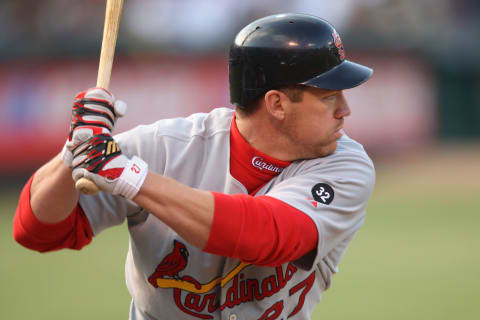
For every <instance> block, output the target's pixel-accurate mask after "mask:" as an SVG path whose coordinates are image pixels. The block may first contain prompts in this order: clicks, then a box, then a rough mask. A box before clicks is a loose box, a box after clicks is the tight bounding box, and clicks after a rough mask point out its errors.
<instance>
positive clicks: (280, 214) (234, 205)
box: [13, 117, 318, 266]
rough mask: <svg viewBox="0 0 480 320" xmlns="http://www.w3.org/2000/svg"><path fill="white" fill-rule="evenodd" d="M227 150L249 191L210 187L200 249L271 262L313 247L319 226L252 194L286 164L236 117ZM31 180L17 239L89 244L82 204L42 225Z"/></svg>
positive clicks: (34, 245) (55, 245)
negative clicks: (248, 136)
mask: <svg viewBox="0 0 480 320" xmlns="http://www.w3.org/2000/svg"><path fill="white" fill-rule="evenodd" d="M230 153H231V154H230V155H231V157H230V173H231V174H232V176H233V177H234V178H236V179H237V180H238V181H240V182H241V183H242V184H243V185H244V186H245V187H246V189H247V190H248V192H249V194H250V195H240V194H239V195H227V194H221V193H216V192H213V195H214V199H215V211H214V220H213V225H212V229H211V232H210V235H209V240H208V243H207V245H206V247H205V249H204V251H206V252H209V253H213V254H217V255H222V256H228V257H234V258H238V259H240V260H242V261H244V262H249V263H253V264H256V265H271V266H275V265H280V264H282V263H284V262H287V261H294V260H297V259H299V258H301V257H302V256H304V255H305V254H307V253H308V252H310V251H312V250H313V249H314V248H316V245H317V240H318V234H317V229H316V226H315V223H314V222H313V221H312V219H310V218H309V217H308V216H307V215H306V214H304V213H303V212H301V211H299V210H297V209H296V208H293V207H291V206H289V205H287V204H286V203H284V202H282V201H280V200H277V199H275V198H272V197H268V196H259V197H253V196H252V195H254V194H255V193H256V192H257V191H258V190H259V189H260V188H261V187H262V186H263V185H264V184H265V183H266V182H268V181H269V180H270V179H271V178H272V177H274V176H276V175H277V174H278V173H279V171H280V170H281V169H282V168H285V167H286V166H288V165H289V163H288V162H285V161H280V160H277V159H274V158H271V157H269V156H267V155H265V154H263V153H261V152H260V151H258V150H255V149H254V148H252V147H251V146H250V145H249V144H248V143H247V142H246V141H245V139H244V138H243V137H242V136H241V134H240V132H239V131H238V129H237V126H236V124H235V117H234V119H233V121H232V126H231V135H230ZM255 160H256V161H255ZM253 164H255V166H254V165H253ZM276 168H279V170H277V169H276ZM32 179H33V177H32V178H31V179H30V180H29V181H28V182H27V184H26V185H25V187H24V189H23V191H22V193H21V195H20V199H19V203H18V207H17V210H16V212H15V218H14V224H13V234H14V238H15V240H16V241H17V242H19V243H20V244H22V245H23V246H25V247H27V248H30V249H33V250H36V251H40V252H47V251H53V250H59V249H63V248H70V249H81V248H82V247H83V246H85V245H87V244H89V243H90V241H91V239H92V237H93V234H92V231H91V226H90V223H89V221H88V219H87V217H86V216H85V214H84V212H83V210H82V208H81V207H80V205H78V204H77V206H76V208H75V209H74V210H73V212H72V213H71V214H70V215H69V216H68V217H67V218H66V219H65V220H63V221H61V222H59V223H55V224H46V223H43V222H41V221H40V220H38V219H37V218H36V217H35V215H34V214H33V212H32V209H31V206H30V185H31V182H32Z"/></svg>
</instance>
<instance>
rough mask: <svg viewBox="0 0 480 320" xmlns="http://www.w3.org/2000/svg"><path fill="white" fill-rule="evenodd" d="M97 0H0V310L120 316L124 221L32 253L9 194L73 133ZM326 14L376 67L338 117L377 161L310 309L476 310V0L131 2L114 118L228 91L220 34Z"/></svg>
mask: <svg viewBox="0 0 480 320" xmlns="http://www.w3.org/2000/svg"><path fill="white" fill-rule="evenodd" d="M104 10H105V1H100V0H83V1H58V0H56V1H54V0H43V1H28V0H2V1H1V2H0V30H1V31H0V150H2V153H1V154H2V156H1V157H0V178H1V179H0V191H1V193H0V318H1V319H32V318H36V319H103V318H105V319H118V318H123V319H126V318H127V317H128V316H127V310H128V305H129V296H128V292H127V290H126V288H125V285H124V279H123V263H124V258H125V253H126V250H127V247H128V235H127V232H126V227H125V225H124V226H122V227H119V228H114V229H111V230H107V231H106V232H104V233H103V234H102V235H100V236H99V237H98V238H97V239H96V241H94V243H93V244H92V245H90V246H88V247H87V248H85V249H84V250H82V251H80V252H72V251H68V252H67V251H65V252H56V253H50V254H38V253H35V252H30V251H27V250H26V249H23V248H22V247H20V246H19V245H18V244H16V243H15V242H14V241H13V239H12V236H11V224H12V217H13V213H14V210H15V206H16V200H17V197H18V194H19V192H20V190H21V188H22V186H23V184H24V183H25V182H26V180H27V178H28V177H29V176H30V175H31V174H32V173H33V172H34V171H35V169H36V168H37V167H38V166H40V165H41V164H42V163H43V162H45V161H46V160H48V159H49V158H51V157H53V156H54V155H55V154H56V153H57V152H58V151H59V150H60V149H61V146H62V144H63V141H64V139H65V137H66V134H67V130H68V124H69V117H70V106H71V102H72V98H73V96H74V94H75V93H77V92H78V91H80V90H83V89H86V88H88V87H91V86H94V84H95V82H96V75H97V63H98V56H99V51H100V43H101V32H102V30H103V17H104ZM282 12H299V13H310V14H315V15H318V16H320V17H323V18H325V19H327V20H329V21H330V22H332V23H333V24H334V25H335V26H336V27H337V29H338V30H339V33H340V34H341V35H342V38H343V41H344V44H345V49H346V52H347V56H348V57H350V58H353V59H356V60H359V61H360V62H361V63H363V64H366V65H369V66H371V67H373V68H374V69H375V73H374V76H373V78H372V79H371V80H370V81H369V82H367V83H366V84H365V85H363V86H361V87H359V88H355V89H352V90H349V91H347V92H346V95H347V98H349V101H350V105H351V107H352V115H351V117H349V119H348V120H347V121H346V131H347V133H349V135H350V136H352V137H354V138H355V139H357V140H358V141H360V142H361V143H363V144H364V146H365V147H366V149H367V151H368V152H369V153H370V155H371V156H372V158H373V159H374V162H375V163H376V167H377V177H378V178H377V185H376V190H375V192H374V194H373V196H372V200H371V202H370V206H369V211H368V218H367V221H366V224H365V226H364V227H363V229H362V230H361V232H360V233H359V234H358V236H357V239H356V240H355V241H354V242H353V244H352V246H351V248H350V250H349V251H348V253H347V255H346V256H345V258H344V260H343V262H342V264H341V265H340V271H341V272H340V273H339V274H338V275H337V276H336V277H335V278H334V281H333V287H332V288H331V289H330V290H329V291H327V292H326V293H325V295H324V300H323V301H322V303H321V304H320V305H319V306H318V307H317V309H316V311H315V313H314V317H313V319H314V320H317V319H331V320H333V319H347V318H349V319H351V318H355V319H479V318H480V312H479V311H478V307H477V305H478V302H477V300H478V299H479V298H480V293H479V288H480V272H479V270H480V255H479V253H478V247H479V245H480V236H479V232H478V230H477V229H478V226H479V225H480V217H479V216H480V197H479V195H480V58H479V57H480V41H479V38H480V2H479V1H475V0H420V1H415V0H403V1H394V0H339V1H318V0H296V1H287V0H275V1H274V0H263V1H253V0H244V1H234V0H222V1H214V0H183V1H174V0H170V1H167V0H156V1H155V0H143V1H127V2H126V4H125V7H124V13H123V18H122V22H121V25H120V34H119V42H118V47H117V54H116V59H115V63H114V67H113V72H112V81H111V91H112V92H113V93H114V94H115V95H117V96H118V97H119V98H121V99H123V100H125V101H126V102H127V103H128V104H129V107H130V109H129V112H128V113H127V117H126V118H123V119H121V120H120V122H119V128H118V131H123V130H126V129H128V128H131V127H133V126H135V125H137V124H140V123H149V122H152V121H154V120H156V119H160V118H165V117H176V116H185V115H188V114H190V113H192V112H204V111H208V110H210V109H212V108H213V107H218V106H228V105H229V104H228V73H227V60H226V59H227V54H228V47H229V45H230V43H231V40H232V38H233V36H234V35H235V33H236V32H237V31H238V30H239V29H240V28H241V27H242V26H244V25H245V24H247V23H248V22H250V21H253V20H255V19H257V18H259V17H262V16H265V15H269V14H275V13H282Z"/></svg>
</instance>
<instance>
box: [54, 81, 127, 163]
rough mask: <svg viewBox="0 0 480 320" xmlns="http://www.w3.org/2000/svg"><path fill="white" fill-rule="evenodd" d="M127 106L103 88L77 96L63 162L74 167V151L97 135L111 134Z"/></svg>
mask: <svg viewBox="0 0 480 320" xmlns="http://www.w3.org/2000/svg"><path fill="white" fill-rule="evenodd" d="M126 110H127V105H126V104H125V102H123V101H121V100H116V99H115V97H114V96H113V95H112V94H111V93H110V92H109V91H107V90H105V89H102V88H90V89H88V90H85V91H82V92H80V93H79V94H77V95H76V96H75V99H74V103H73V107H72V121H71V123H70V132H69V134H68V139H67V142H66V144H65V146H64V148H63V150H62V160H63V162H64V163H65V164H66V165H67V166H69V167H71V166H72V158H73V156H72V151H73V149H75V148H76V147H77V146H78V145H80V144H81V143H83V142H85V141H87V140H88V139H90V138H91V137H93V136H94V135H97V134H111V133H112V132H113V129H114V127H115V123H116V122H117V119H118V118H120V117H123V116H124V115H125V112H126Z"/></svg>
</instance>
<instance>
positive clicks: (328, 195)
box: [312, 183, 335, 204]
mask: <svg viewBox="0 0 480 320" xmlns="http://www.w3.org/2000/svg"><path fill="white" fill-rule="evenodd" d="M312 196H313V199H315V201H318V202H320V203H323V204H330V202H332V201H333V197H334V196H335V193H334V192H333V188H332V187H330V186H329V185H328V184H326V183H317V184H316V185H314V186H313V188H312Z"/></svg>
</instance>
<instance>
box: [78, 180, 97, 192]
mask: <svg viewBox="0 0 480 320" xmlns="http://www.w3.org/2000/svg"><path fill="white" fill-rule="evenodd" d="M75 188H76V189H77V190H78V191H80V192H81V193H84V194H88V195H95V194H97V193H98V192H99V191H100V188H99V187H98V186H97V185H96V184H95V183H94V182H93V181H91V180H88V179H87V178H80V179H79V180H78V181H77V182H76V183H75Z"/></svg>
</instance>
